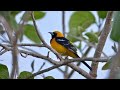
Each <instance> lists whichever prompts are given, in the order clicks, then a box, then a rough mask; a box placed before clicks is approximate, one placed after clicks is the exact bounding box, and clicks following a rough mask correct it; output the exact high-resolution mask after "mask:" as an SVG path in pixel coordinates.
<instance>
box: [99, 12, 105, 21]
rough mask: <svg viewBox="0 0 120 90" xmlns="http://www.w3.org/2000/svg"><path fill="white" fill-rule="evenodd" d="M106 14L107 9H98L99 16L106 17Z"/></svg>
mask: <svg viewBox="0 0 120 90" xmlns="http://www.w3.org/2000/svg"><path fill="white" fill-rule="evenodd" d="M106 15H107V11H98V16H99V18H102V19H104V18H106Z"/></svg>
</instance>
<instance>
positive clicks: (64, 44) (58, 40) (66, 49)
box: [48, 31, 92, 71]
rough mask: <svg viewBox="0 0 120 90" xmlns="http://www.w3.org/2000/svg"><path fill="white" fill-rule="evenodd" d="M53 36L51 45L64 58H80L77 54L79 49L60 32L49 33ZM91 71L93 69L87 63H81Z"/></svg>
mask: <svg viewBox="0 0 120 90" xmlns="http://www.w3.org/2000/svg"><path fill="white" fill-rule="evenodd" d="M48 33H50V34H51V40H50V44H51V47H52V48H53V49H54V50H56V51H57V52H58V53H59V54H61V55H62V56H70V57H72V58H80V57H79V55H78V54H77V48H76V47H75V46H74V45H73V44H72V43H71V42H70V41H69V40H68V39H67V38H65V37H64V35H63V34H62V33H61V32H60V31H54V32H48ZM81 62H82V63H83V64H84V65H85V66H87V67H88V68H89V69H90V70H91V71H92V68H91V67H90V66H89V65H88V64H87V63H86V62H85V61H81Z"/></svg>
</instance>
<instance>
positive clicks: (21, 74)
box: [18, 71, 34, 79]
mask: <svg viewBox="0 0 120 90" xmlns="http://www.w3.org/2000/svg"><path fill="white" fill-rule="evenodd" d="M31 75H32V73H31V72H28V71H23V72H21V73H20V75H19V76H18V79H25V78H27V77H29V76H31ZM30 79H34V77H32V78H30Z"/></svg>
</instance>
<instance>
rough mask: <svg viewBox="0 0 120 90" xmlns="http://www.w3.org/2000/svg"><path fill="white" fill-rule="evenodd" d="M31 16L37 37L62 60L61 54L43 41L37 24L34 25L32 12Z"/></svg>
mask: <svg viewBox="0 0 120 90" xmlns="http://www.w3.org/2000/svg"><path fill="white" fill-rule="evenodd" d="M31 16H32V20H33V24H34V27H35V30H36V32H37V35H38V37H39V39H40V40H41V41H42V43H43V44H44V45H45V46H46V47H47V48H48V49H49V50H51V51H52V52H53V53H54V54H55V55H56V56H57V57H58V58H59V59H60V60H63V59H62V57H61V55H60V54H58V53H57V51H55V50H54V49H52V48H51V47H50V46H49V45H48V44H47V43H46V42H45V41H44V39H43V38H42V35H41V33H40V32H39V30H38V28H37V25H36V21H35V18H34V14H33V12H32V13H31Z"/></svg>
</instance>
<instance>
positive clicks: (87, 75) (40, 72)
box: [27, 61, 93, 79]
mask: <svg viewBox="0 0 120 90" xmlns="http://www.w3.org/2000/svg"><path fill="white" fill-rule="evenodd" d="M68 63H69V64H68ZM66 64H68V66H70V67H71V68H72V69H74V70H76V71H77V72H78V73H80V74H81V75H83V76H85V77H86V78H88V79H93V77H91V76H90V75H89V74H88V73H87V72H85V71H84V70H82V69H80V68H79V67H78V66H75V65H74V64H70V62H69V61H61V62H59V63H58V64H56V65H54V66H52V67H50V68H47V69H44V70H42V71H38V72H37V73H34V74H32V75H31V76H29V77H27V79H28V78H31V77H35V76H37V75H39V74H42V73H45V72H48V71H50V70H53V69H55V68H58V67H60V66H63V65H66Z"/></svg>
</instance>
